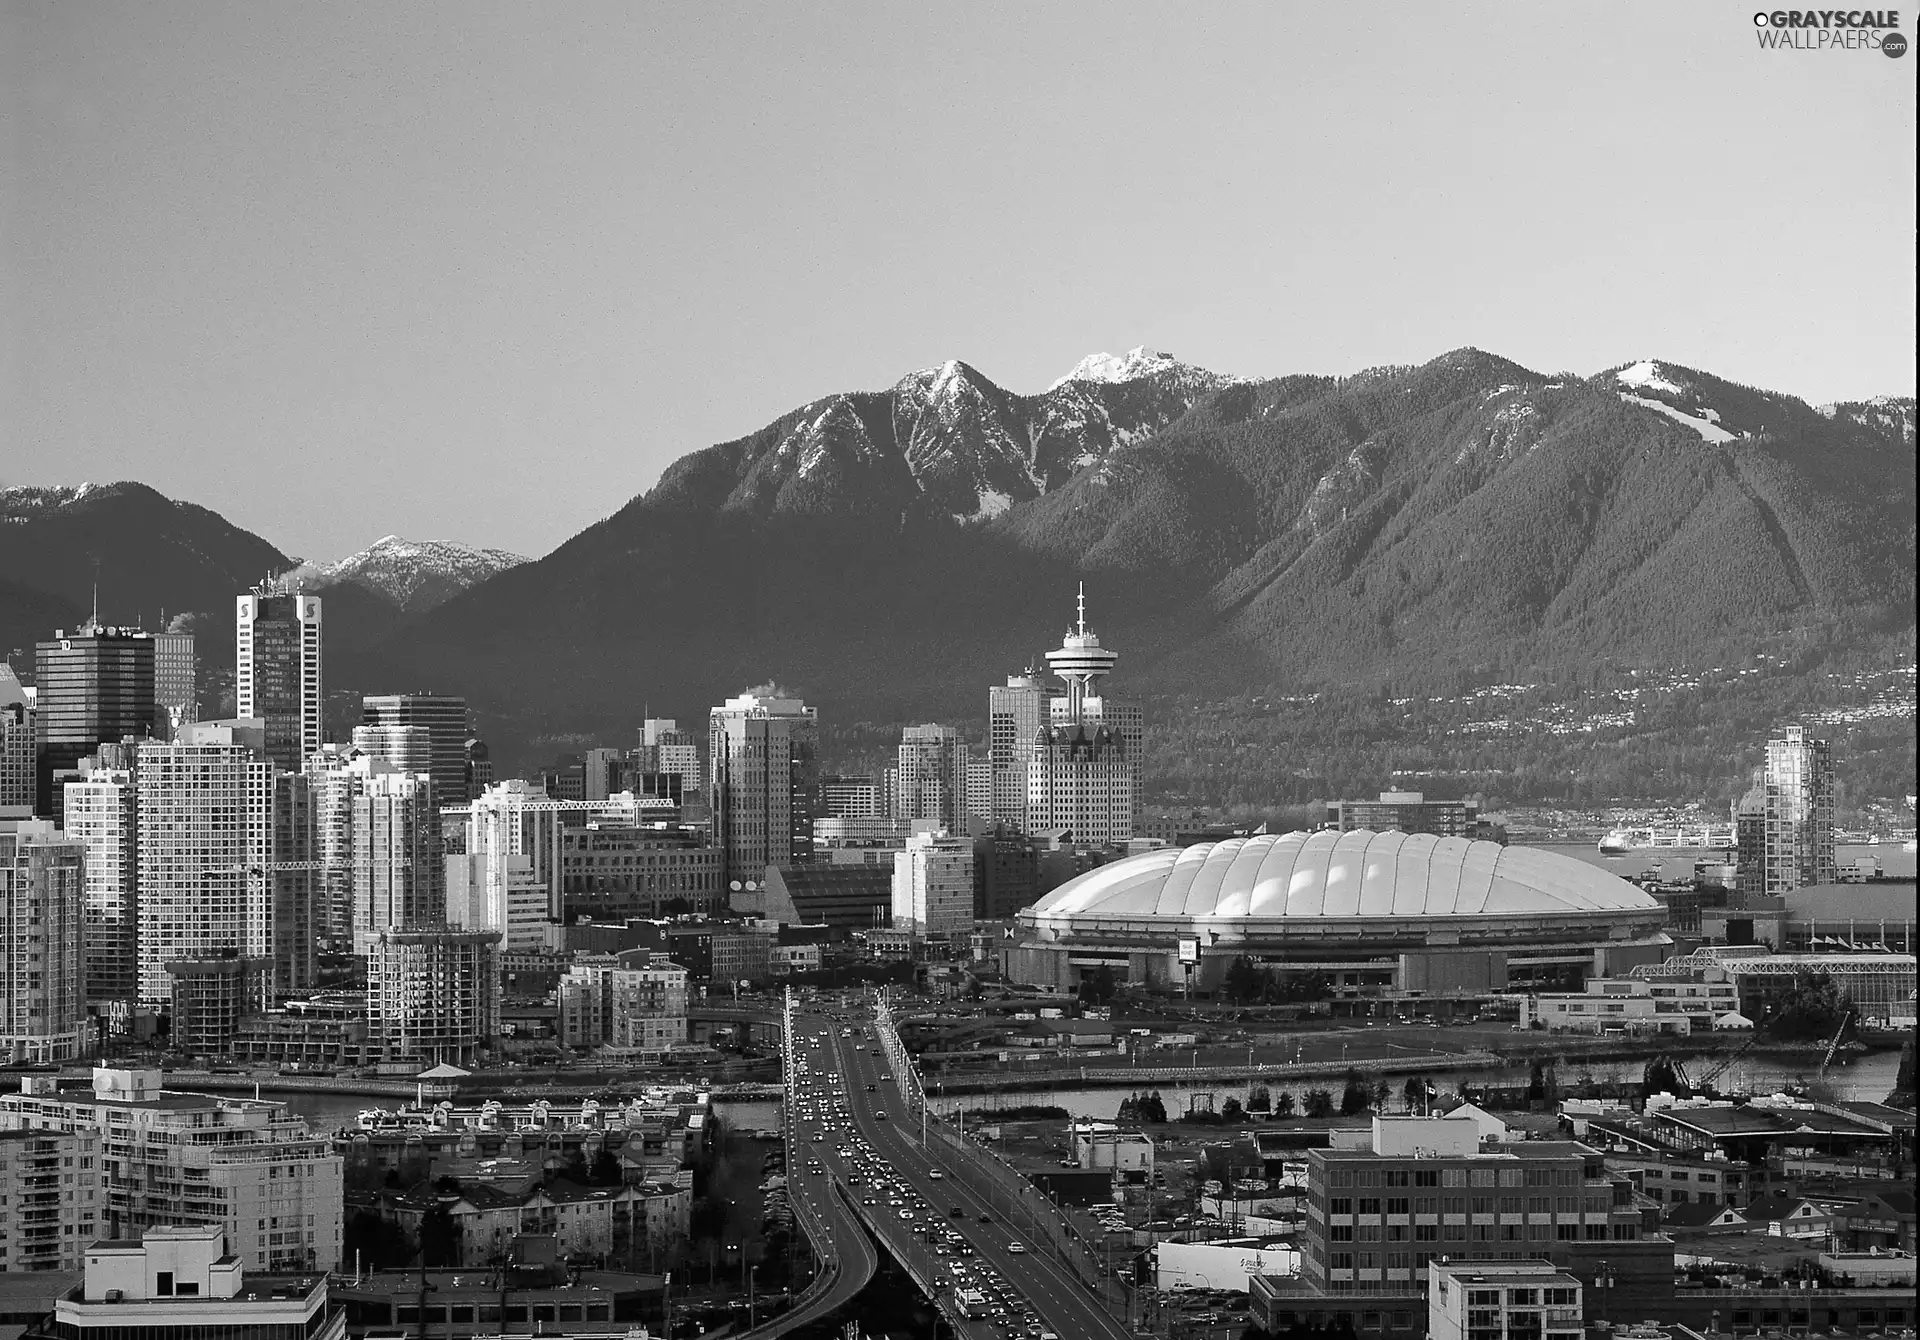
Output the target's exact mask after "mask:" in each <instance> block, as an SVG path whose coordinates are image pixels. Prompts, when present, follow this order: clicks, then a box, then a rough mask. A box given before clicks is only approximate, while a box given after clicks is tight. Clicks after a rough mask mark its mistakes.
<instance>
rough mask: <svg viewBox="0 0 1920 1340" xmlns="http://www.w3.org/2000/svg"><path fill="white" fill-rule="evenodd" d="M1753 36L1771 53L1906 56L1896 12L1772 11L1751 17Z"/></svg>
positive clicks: (1873, 10) (1895, 10)
mask: <svg viewBox="0 0 1920 1340" xmlns="http://www.w3.org/2000/svg"><path fill="white" fill-rule="evenodd" d="M1753 27H1754V35H1755V36H1756V37H1758V38H1759V39H1760V45H1761V47H1762V48H1763V49H1767V50H1774V51H1878V52H1879V53H1880V54H1881V55H1883V56H1892V57H1895V58H1896V59H1897V58H1898V57H1901V56H1904V55H1906V54H1907V39H1906V38H1905V37H1903V36H1901V34H1900V33H1899V32H1898V29H1899V27H1900V11H1899V10H1897V9H1773V10H1762V11H1760V12H1759V13H1757V14H1755V15H1754V16H1753Z"/></svg>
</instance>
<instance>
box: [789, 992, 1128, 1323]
mask: <svg viewBox="0 0 1920 1340" xmlns="http://www.w3.org/2000/svg"><path fill="white" fill-rule="evenodd" d="M800 1027H801V1025H799V1024H796V1029H798V1028H800ZM827 1027H828V1031H829V1032H830V1033H831V1032H832V1031H833V1030H832V1029H831V1027H830V1025H828V1026H827ZM877 1030H878V1032H879V1034H880V1036H879V1037H877V1038H876V1040H875V1041H872V1042H868V1041H865V1040H861V1041H859V1042H857V1043H856V1042H851V1041H845V1040H842V1039H839V1038H838V1037H837V1036H833V1037H830V1038H829V1042H830V1044H831V1045H832V1046H833V1048H834V1054H835V1067H836V1071H837V1079H838V1081H839V1083H840V1084H841V1085H842V1086H843V1088H844V1089H845V1091H846V1092H847V1094H848V1110H849V1112H850V1113H851V1114H852V1117H853V1123H854V1125H855V1127H856V1128H857V1129H858V1130H859V1132H860V1134H861V1135H863V1136H864V1137H865V1138H866V1139H867V1141H868V1143H869V1144H870V1145H871V1146H872V1147H873V1149H874V1151H875V1152H876V1153H878V1154H879V1155H880V1157H881V1158H883V1159H884V1160H886V1162H888V1163H889V1164H891V1165H892V1167H893V1169H894V1171H895V1173H896V1175H898V1176H899V1177H901V1178H902V1179H903V1180H905V1181H906V1182H907V1183H908V1184H909V1185H910V1186H912V1187H913V1189H914V1190H915V1191H917V1192H919V1193H920V1195H921V1196H923V1197H924V1198H925V1199H926V1200H927V1202H928V1203H929V1204H930V1205H932V1206H934V1207H935V1208H936V1210H939V1209H942V1208H944V1209H945V1210H947V1211H952V1210H960V1211H963V1214H961V1215H957V1216H950V1217H949V1219H948V1225H949V1226H950V1227H951V1228H953V1229H956V1230H958V1231H959V1232H960V1233H961V1234H962V1236H964V1237H965V1239H966V1240H967V1243H968V1245H970V1246H971V1247H972V1248H973V1250H974V1253H975V1257H974V1259H976V1260H978V1261H981V1262H984V1263H985V1264H986V1265H987V1266H989V1267H990V1268H991V1269H992V1270H994V1271H995V1272H997V1273H998V1274H999V1275H1000V1276H1001V1278H1003V1279H1004V1280H1006V1281H1007V1282H1008V1283H1009V1284H1010V1285H1011V1286H1012V1288H1013V1289H1014V1290H1015V1291H1017V1292H1018V1293H1019V1295H1020V1296H1021V1297H1023V1298H1024V1299H1025V1300H1026V1302H1027V1303H1028V1304H1029V1305H1031V1307H1032V1308H1033V1309H1034V1311H1035V1312H1037V1313H1038V1314H1039V1317H1040V1318H1041V1322H1042V1324H1043V1326H1044V1327H1045V1328H1046V1329H1048V1330H1050V1331H1052V1332H1053V1333H1054V1334H1056V1335H1058V1336H1059V1337H1061V1340H1128V1337H1129V1336H1130V1335H1131V1331H1130V1329H1129V1328H1128V1326H1127V1325H1126V1323H1125V1316H1126V1302H1125V1296H1124V1294H1123V1293H1122V1292H1121V1291H1120V1290H1118V1289H1117V1288H1114V1289H1111V1290H1109V1289H1108V1288H1106V1287H1105V1285H1104V1282H1103V1278H1102V1277H1101V1275H1100V1274H1099V1272H1098V1269H1097V1267H1096V1265H1095V1263H1094V1262H1093V1260H1092V1258H1091V1257H1090V1256H1088V1255H1086V1254H1085V1253H1084V1252H1083V1251H1082V1250H1081V1248H1080V1247H1079V1246H1078V1242H1077V1239H1076V1238H1074V1237H1073V1235H1072V1233H1071V1230H1070V1228H1069V1227H1068V1226H1067V1222H1066V1220H1065V1218H1064V1216H1062V1215H1060V1213H1059V1212H1058V1211H1057V1210H1056V1209H1055V1207H1054V1206H1052V1205H1051V1204H1050V1203H1048V1202H1047V1200H1046V1198H1045V1197H1044V1196H1042V1195H1041V1194H1040V1193H1039V1191H1038V1190H1037V1189H1036V1188H1034V1187H1033V1185H1032V1184H1031V1183H1029V1182H1027V1181H1026V1179H1024V1178H1021V1177H1019V1175H1018V1174H1016V1173H1014V1172H1013V1171H1012V1170H1011V1169H1004V1170H1003V1171H1002V1173H1001V1174H1000V1175H998V1176H996V1175H991V1174H989V1172H988V1171H987V1170H986V1168H985V1167H984V1166H982V1161H983V1160H986V1156H985V1154H984V1153H983V1152H982V1151H979V1150H977V1149H976V1148H973V1147H972V1146H970V1145H969V1144H967V1142H965V1141H964V1140H962V1139H961V1138H960V1137H958V1136H957V1135H954V1134H952V1133H951V1132H949V1131H948V1130H947V1128H946V1127H945V1126H944V1124H943V1123H940V1122H938V1121H934V1120H931V1119H930V1118H925V1117H923V1113H924V1101H923V1100H922V1099H921V1097H920V1095H919V1079H918V1075H917V1074H916V1073H915V1072H914V1070H913V1069H912V1067H911V1065H910V1064H902V1062H904V1061H905V1060H906V1058H905V1056H904V1054H903V1053H901V1052H900V1051H899V1049H898V1039H897V1037H893V1036H890V1034H891V1026H890V1025H889V1024H887V1023H886V1022H885V1021H884V1019H881V1020H879V1021H877ZM876 1052H879V1053H880V1054H879V1055H876V1054H875V1053H876ZM868 1085H872V1086H873V1087H874V1092H873V1093H872V1094H869V1093H868V1092H867V1086H868ZM882 1111H884V1112H886V1113H887V1116H886V1117H885V1118H882V1117H881V1116H880V1113H881V1112H882ZM983 1221H984V1222H983ZM882 1222H883V1223H884V1222H885V1221H884V1220H883V1221H882ZM896 1227H898V1226H897V1225H896ZM882 1237H883V1241H884V1242H885V1243H886V1245H887V1247H888V1249H889V1250H890V1251H892V1252H893V1253H894V1254H895V1255H896V1256H898V1257H901V1259H902V1260H903V1262H908V1263H909V1269H912V1265H911V1253H912V1251H913V1250H914V1243H915V1241H916V1240H913V1239H911V1237H910V1235H906V1234H898V1235H894V1236H889V1235H887V1234H885V1233H883V1235H882ZM920 1246H921V1247H922V1248H923V1249H924V1244H920ZM903 1253H906V1254H903ZM933 1259H934V1260H935V1261H939V1260H940V1258H939V1257H937V1256H936V1257H935V1258H933ZM937 1269H938V1267H937V1266H936V1270H937ZM962 1331H963V1333H965V1334H972V1335H978V1336H981V1337H987V1336H992V1335H994V1334H995V1332H994V1331H993V1330H992V1328H991V1327H990V1326H989V1325H987V1324H985V1323H979V1322H976V1323H970V1324H968V1325H966V1326H963V1327H962Z"/></svg>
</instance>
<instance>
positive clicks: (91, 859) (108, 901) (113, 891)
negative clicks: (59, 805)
mask: <svg viewBox="0 0 1920 1340" xmlns="http://www.w3.org/2000/svg"><path fill="white" fill-rule="evenodd" d="M81 769H82V771H81V775H80V778H79V779H78V780H77V781H71V782H68V783H67V784H66V788H65V789H66V794H65V801H66V805H65V809H66V820H65V825H66V826H65V832H66V834H67V836H68V837H69V838H71V839H72V840H73V841H75V842H78V843H79V844H80V845H81V846H82V847H83V848H84V849H85V851H86V863H85V876H84V879H83V882H82V885H81V899H82V904H83V908H82V918H83V921H84V923H85V940H86V977H87V1002H88V1004H89V1005H90V1006H91V1007H92V1008H93V1010H94V1012H95V1013H96V1014H98V1015H99V1016H100V1017H101V1019H102V1020H103V1021H104V1022H105V1023H106V1025H107V1027H108V1028H109V1029H110V1030H111V1031H112V1032H115V1033H119V1032H124V1031H125V1029H126V1027H127V1024H128V1021H129V1020H130V1018H131V1016H132V1010H133V1002H134V1000H135V998H136V997H137V996H138V994H139V965H138V960H137V958H136V956H135V953H134V944H135V933H136V930H137V928H138V925H139V913H140V896H139V888H140V882H139V875H140V866H139V839H140V806H139V797H138V792H137V790H136V788H135V786H134V782H133V773H132V771H131V770H129V769H126V768H109V767H104V766H94V761H93V760H92V759H86V760H82V762H81Z"/></svg>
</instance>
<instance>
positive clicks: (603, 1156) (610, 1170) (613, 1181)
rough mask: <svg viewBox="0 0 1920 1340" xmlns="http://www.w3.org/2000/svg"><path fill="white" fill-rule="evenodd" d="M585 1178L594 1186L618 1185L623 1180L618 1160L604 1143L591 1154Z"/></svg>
mask: <svg viewBox="0 0 1920 1340" xmlns="http://www.w3.org/2000/svg"><path fill="white" fill-rule="evenodd" d="M587 1179H588V1181H590V1182H592V1183H593V1185H595V1186H619V1185H620V1183H621V1182H622V1181H623V1180H624V1178H623V1177H622V1175H621V1172H620V1160H619V1159H618V1158H617V1157H616V1156H615V1155H614V1152H613V1151H612V1150H611V1149H608V1148H607V1147H606V1146H605V1145H602V1146H600V1152H599V1153H598V1154H595V1155H594V1156H593V1165H592V1167H590V1168H589V1169H588V1170H587Z"/></svg>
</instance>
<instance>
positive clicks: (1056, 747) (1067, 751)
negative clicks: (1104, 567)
mask: <svg viewBox="0 0 1920 1340" xmlns="http://www.w3.org/2000/svg"><path fill="white" fill-rule="evenodd" d="M1119 659H1120V656H1119V653H1117V652H1115V651H1112V650H1110V649H1108V648H1106V647H1103V646H1101V645H1100V639H1099V637H1098V636H1096V635H1095V634H1094V633H1093V632H1092V631H1091V630H1090V629H1089V628H1088V627H1087V600H1086V590H1085V588H1084V587H1082V588H1081V593H1080V605H1079V618H1078V621H1077V623H1076V625H1075V627H1073V628H1070V629H1068V630H1067V635H1066V637H1065V638H1064V639H1063V640H1062V642H1061V644H1060V646H1059V647H1057V648H1055V649H1054V650H1053V651H1050V652H1048V653H1047V668H1048V669H1050V670H1052V671H1053V673H1054V675H1055V676H1057V677H1058V678H1059V679H1060V680H1061V681H1062V683H1063V684H1064V685H1065V687H1066V693H1065V694H1064V695H1060V696H1056V697H1054V698H1051V699H1050V700H1049V701H1048V705H1047V706H1048V720H1047V723H1046V725H1045V726H1044V727H1043V728H1042V729H1041V730H1040V731H1038V732H1036V734H1035V735H1034V737H1033V738H1034V745H1033V748H1032V750H1031V751H1030V752H1029V754H1028V757H1027V816H1026V824H1025V828H1026V831H1027V832H1029V833H1047V832H1066V833H1069V834H1071V836H1072V840H1073V841H1074V842H1076V843H1087V844H1092V845H1096V846H1106V845H1110V844H1114V843H1121V842H1125V841H1126V840H1127V839H1128V838H1130V837H1132V836H1133V830H1134V821H1135V817H1136V815H1137V813H1138V796H1139V766H1140V765H1139V750H1140V746H1139V740H1140V736H1141V733H1142V720H1141V714H1140V709H1139V708H1138V707H1137V706H1135V705H1133V704H1123V703H1120V702H1118V701H1114V700H1109V699H1106V698H1104V697H1103V696H1102V695H1101V694H1100V692H1099V689H1100V681H1101V680H1102V679H1104V678H1105V677H1106V676H1107V675H1109V674H1110V673H1112V671H1113V667H1114V663H1115V662H1117V661H1118V660H1119ZM1129 737H1131V738H1129Z"/></svg>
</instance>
